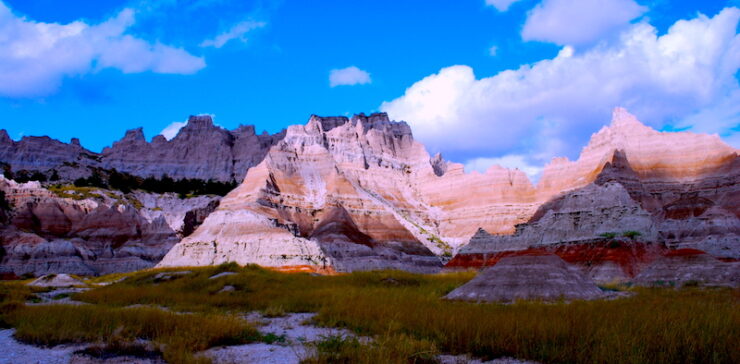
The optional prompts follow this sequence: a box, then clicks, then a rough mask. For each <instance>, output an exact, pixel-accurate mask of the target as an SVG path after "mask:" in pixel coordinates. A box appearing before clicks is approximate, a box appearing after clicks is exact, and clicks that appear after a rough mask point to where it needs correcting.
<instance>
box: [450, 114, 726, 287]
mask: <svg viewBox="0 0 740 364" xmlns="http://www.w3.org/2000/svg"><path fill="white" fill-rule="evenodd" d="M738 181H740V159H739V158H738V153H737V150H735V149H734V148H732V147H729V146H727V145H726V144H724V143H723V142H722V141H721V140H720V139H719V138H718V137H716V136H708V135H697V134H692V133H684V132H681V133H660V132H657V131H654V130H652V129H650V128H648V127H646V126H644V125H642V124H641V123H639V122H638V121H637V120H636V119H635V118H634V117H633V116H632V115H629V114H628V113H627V112H626V111H624V110H622V109H617V110H615V112H614V118H613V121H612V125H610V126H609V127H605V128H603V129H602V130H601V131H599V132H598V133H596V134H594V136H593V137H592V139H591V142H590V143H589V145H588V146H587V147H585V148H584V149H583V152H582V153H581V156H580V158H579V159H578V161H575V162H569V161H565V160H556V161H554V162H553V163H551V164H550V165H549V166H547V168H546V169H545V171H544V173H543V176H542V179H541V181H540V183H539V184H538V186H537V191H536V195H537V200H540V201H543V202H542V203H541V204H540V205H539V207H538V208H537V210H536V211H535V212H534V213H533V214H532V215H531V217H530V218H529V219H528V221H527V223H525V224H520V225H517V227H516V229H515V232H514V234H512V235H492V234H488V233H487V232H485V231H483V232H479V233H478V234H476V236H474V238H473V239H472V240H471V241H470V243H469V244H468V245H466V246H465V247H464V248H462V249H461V250H460V253H459V254H458V256H456V257H455V258H454V259H453V260H452V261H451V262H450V263H449V266H450V267H469V266H481V265H488V264H495V259H494V260H493V261H491V258H492V257H493V258H495V257H496V256H499V255H501V253H504V252H507V251H522V250H527V249H547V250H548V251H556V250H558V249H560V251H561V252H562V254H565V252H566V251H567V252H568V253H567V254H569V255H571V256H572V255H573V251H574V250H580V251H582V254H584V255H589V254H591V253H592V252H593V251H594V250H600V249H603V247H604V246H608V245H615V248H618V247H621V246H622V245H632V246H634V247H636V249H632V250H633V252H634V254H633V255H631V256H630V258H629V259H600V260H597V261H585V262H584V261H581V262H580V263H581V266H582V267H583V269H585V270H586V271H588V272H589V273H590V274H591V275H592V277H594V278H595V279H597V280H600V281H610V280H625V279H629V278H631V277H634V276H635V275H636V274H638V273H639V271H640V270H641V269H642V268H644V267H645V266H646V265H647V264H649V263H650V262H652V261H653V260H655V259H657V258H659V257H660V256H661V254H664V253H665V252H666V250H667V249H680V248H693V249H700V250H703V251H707V252H709V253H711V254H713V255H715V256H717V257H722V258H728V259H737V258H740V219H739V216H740V207H739V206H740V204H739V202H740V200H738V199H740V187H739V186H740V185H739V184H738ZM637 242H639V244H638V243H637ZM558 247H559V248H558ZM564 247H568V248H564ZM607 250H608V249H607ZM646 253H647V254H646ZM556 254H557V252H556ZM609 255H610V254H606V255H605V256H609ZM612 255H615V256H620V254H612ZM564 258H565V257H564ZM566 260H567V258H566ZM615 265H616V266H618V268H619V269H615Z"/></svg>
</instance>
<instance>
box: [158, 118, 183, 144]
mask: <svg viewBox="0 0 740 364" xmlns="http://www.w3.org/2000/svg"><path fill="white" fill-rule="evenodd" d="M185 125H188V122H187V121H175V122H173V123H172V124H170V125H167V127H165V128H164V129H162V131H161V132H159V134H162V135H163V136H164V137H165V139H167V140H172V138H174V137H175V135H177V133H178V132H179V131H180V129H182V128H183V127H184V126H185Z"/></svg>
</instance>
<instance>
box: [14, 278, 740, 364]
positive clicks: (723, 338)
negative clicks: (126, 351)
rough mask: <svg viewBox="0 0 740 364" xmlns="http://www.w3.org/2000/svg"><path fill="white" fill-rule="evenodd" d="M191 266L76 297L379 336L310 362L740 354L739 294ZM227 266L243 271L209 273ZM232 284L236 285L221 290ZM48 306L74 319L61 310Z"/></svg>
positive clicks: (110, 305)
mask: <svg viewBox="0 0 740 364" xmlns="http://www.w3.org/2000/svg"><path fill="white" fill-rule="evenodd" d="M189 270H191V271H192V273H191V274H188V275H183V276H177V278H175V279H173V280H170V281H158V280H156V279H155V275H156V274H157V273H159V272H162V270H158V271H150V272H140V273H136V274H132V275H130V276H129V277H128V278H127V279H126V280H124V281H122V282H120V283H115V284H112V285H110V286H106V287H101V288H97V289H94V290H90V291H88V292H84V293H81V294H77V295H76V296H75V299H78V300H83V301H86V302H89V303H93V304H96V307H97V308H90V309H91V310H92V309H105V310H110V311H105V312H106V313H105V314H106V315H108V313H109V312H110V313H115V312H119V311H122V310H121V309H120V308H116V307H122V306H128V305H131V304H153V305H161V306H166V307H169V308H171V309H173V310H180V311H188V312H196V313H197V314H195V315H175V314H169V315H174V318H173V317H172V316H167V317H168V318H167V320H170V319H172V320H178V319H177V318H178V317H188V318H191V317H192V318H196V317H228V315H230V314H234V313H241V312H246V311H252V310H262V311H264V312H277V313H279V314H282V312H283V311H284V312H306V311H310V312H318V313H319V314H318V316H316V318H315V321H316V323H317V324H320V325H325V326H334V327H345V328H348V329H350V330H353V331H355V332H357V333H359V334H362V335H369V336H372V337H373V339H374V340H373V342H371V343H359V342H355V341H352V339H339V338H334V339H332V338H327V340H324V341H323V342H320V343H318V344H317V355H316V357H314V358H311V359H307V361H306V362H307V363H330V362H340V363H342V362H345V363H350V362H351V363H355V362H358V363H370V362H384V363H401V362H404V363H407V362H415V363H423V362H427V361H429V360H433V358H434V355H436V354H438V353H450V354H472V355H474V356H476V357H480V358H483V359H492V358H497V357H501V356H512V357H516V358H520V359H528V360H537V361H541V362H544V363H738V362H740V350H738V345H737V344H738V343H739V342H740V309H739V308H740V305H739V304H738V303H739V302H740V291H738V290H730V289H701V288H684V289H681V290H674V289H640V290H637V291H636V292H637V294H636V295H635V296H632V297H629V298H623V299H618V300H613V301H577V302H573V303H570V304H564V303H556V304H544V303H536V302H519V303H516V304H512V305H500V304H472V303H462V302H449V301H445V300H442V299H441V297H442V296H444V295H445V294H446V293H448V292H449V291H451V290H452V289H454V288H455V287H457V286H459V285H461V284H463V283H464V282H466V281H467V280H469V279H471V278H472V277H473V275H474V274H473V273H467V272H465V273H454V274H440V275H416V274H410V273H403V272H371V273H354V274H348V275H342V276H330V277H314V276H310V275H308V274H284V273H277V272H272V271H268V270H264V269H261V268H258V267H254V266H247V267H243V268H240V267H237V266H235V265H224V266H220V267H211V268H192V269H189ZM227 270H229V271H233V272H236V273H238V274H235V275H230V276H225V277H221V278H217V279H209V277H211V276H212V275H214V274H216V273H219V272H222V271H227ZM225 285H231V286H234V287H236V290H235V291H233V292H225V293H218V292H219V291H220V290H221V289H222V288H223V287H224V286H225ZM26 310H28V308H26V309H24V310H20V311H19V312H18V314H17V315H15V316H14V317H16V318H17V321H13V322H11V323H12V324H13V325H14V326H16V327H18V328H19V332H22V331H21V330H20V327H21V326H22V325H23V322H26V321H33V322H34V325H33V326H34V327H48V328H50V329H49V331H48V332H47V333H48V334H49V335H51V336H46V335H47V333H44V334H43V335H39V338H43V337H52V338H53V337H54V336H53V335H52V334H51V333H50V332H51V331H54V330H56V329H52V328H54V327H55V326H54V324H53V323H54V322H55V319H54V318H52V317H49V318H47V319H44V320H40V319H35V318H31V317H30V316H34V314H35V313H34V312H33V311H26ZM158 312H159V311H158ZM47 314H48V315H51V316H64V312H61V311H53V312H52V311H48V313H47ZM276 315H277V314H276ZM114 316H115V314H114ZM152 319H153V320H158V318H152ZM136 322H138V321H136ZM141 324H142V325H143V323H141ZM224 324H226V323H224ZM138 325H139V324H136V325H133V326H134V327H139V326H138ZM199 325H200V324H197V325H193V327H198V326H199ZM204 325H205V323H204ZM219 325H220V324H219ZM113 326H115V325H113ZM106 327H107V326H106ZM165 327H167V326H166V325H165ZM77 330H79V332H87V333H89V332H97V333H98V334H94V335H92V336H90V337H88V336H84V337H85V339H90V338H91V337H96V338H99V337H100V334H99V332H100V329H99V328H97V327H89V326H85V327H79V328H77ZM106 330H110V329H109V328H106ZM174 331H175V332H179V333H178V334H176V335H175V334H172V335H175V336H178V337H179V336H182V335H183V333H182V332H180V331H179V330H174ZM200 331H201V330H198V332H199V333H200ZM236 331H238V330H236ZM236 331H233V332H231V331H230V334H228V335H226V337H229V336H231V337H233V335H236V334H235V332H236ZM105 332H110V331H105ZM205 332H206V333H207V332H209V331H208V329H206V330H205ZM137 335H140V334H137ZM213 335H215V333H214V334H213ZM104 336H105V335H104ZM149 336H151V335H149ZM214 337H215V336H214ZM237 337H238V335H237ZM166 338H168V336H167V335H163V336H157V339H155V340H158V341H160V342H180V341H178V340H185V339H175V338H172V339H166ZM47 340H48V339H47ZM168 340H170V341H168ZM204 340H205V341H203V342H200V341H199V342H187V341H182V344H181V346H183V347H188V348H189V350H191V351H189V352H188V351H186V350H180V351H178V352H185V353H186V354H187V353H192V352H194V351H196V350H200V348H204V347H207V346H208V345H211V344H213V343H214V342H218V340H217V339H204ZM214 340H215V341H214ZM178 345H179V344H178ZM191 346H192V348H191ZM174 347H178V346H177V345H175V346H174Z"/></svg>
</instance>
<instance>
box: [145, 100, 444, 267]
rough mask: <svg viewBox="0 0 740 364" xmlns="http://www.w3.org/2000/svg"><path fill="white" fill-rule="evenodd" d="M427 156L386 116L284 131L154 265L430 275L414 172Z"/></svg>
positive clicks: (433, 261)
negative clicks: (230, 265)
mask: <svg viewBox="0 0 740 364" xmlns="http://www.w3.org/2000/svg"><path fill="white" fill-rule="evenodd" d="M418 161H424V163H425V165H426V166H427V167H428V168H429V170H430V171H431V165H430V164H429V157H428V155H427V154H426V152H425V151H424V150H423V147H421V145H420V144H418V143H416V142H414V141H413V138H412V137H411V130H410V129H409V127H408V125H406V124H405V123H395V122H391V121H389V120H388V118H387V115H385V114H373V115H370V116H365V115H362V114H360V115H356V116H354V117H352V118H351V119H349V118H344V117H331V118H322V117H318V116H312V117H311V118H310V120H309V122H308V123H307V124H306V125H305V126H303V125H295V126H291V127H290V128H289V129H288V131H287V134H286V136H285V138H284V139H283V140H282V141H280V142H279V143H278V144H277V145H275V146H274V147H273V148H272V149H271V150H270V152H269V153H268V154H267V156H266V157H265V159H264V160H263V161H262V163H260V164H259V165H258V166H256V167H254V168H252V169H250V170H249V172H248V173H247V177H246V178H245V180H244V182H243V183H242V184H241V185H240V186H239V187H237V188H236V189H235V190H233V191H232V192H231V193H229V194H228V195H227V196H226V197H224V199H223V200H222V201H221V204H220V206H219V208H218V209H217V210H216V211H215V212H214V213H212V214H211V215H210V216H209V217H208V218H207V219H206V221H205V222H204V223H203V225H202V226H201V227H200V228H199V229H197V230H196V231H195V232H194V233H193V234H192V235H191V236H189V237H187V238H185V239H184V240H183V241H182V242H181V243H179V244H178V245H177V246H176V247H175V248H174V249H173V250H172V251H171V252H170V253H169V254H168V255H167V256H166V257H165V258H164V260H163V261H162V263H161V264H160V266H174V265H205V264H218V263H220V262H223V261H229V260H231V261H236V262H237V263H241V264H245V263H257V264H261V265H266V266H275V267H286V266H294V267H301V266H310V267H315V269H317V270H323V269H330V270H336V271H353V270H366V269H386V268H396V269H406V270H412V271H425V272H427V271H434V270H438V269H439V268H440V267H441V262H440V260H439V258H438V257H437V256H435V255H434V254H433V252H432V249H437V251H439V249H440V248H439V247H437V246H435V245H434V243H433V242H432V241H430V240H427V239H425V240H424V241H421V240H420V239H419V236H420V235H421V232H420V231H421V230H422V229H421V228H420V226H421V223H417V222H416V221H417V220H418V221H423V217H424V216H425V214H426V211H425V210H424V209H423V207H420V206H423V205H422V203H421V202H420V201H418V200H417V198H416V197H415V196H414V193H413V189H412V185H413V183H412V178H413V177H412V171H413V167H412V164H413V163H416V162H418Z"/></svg>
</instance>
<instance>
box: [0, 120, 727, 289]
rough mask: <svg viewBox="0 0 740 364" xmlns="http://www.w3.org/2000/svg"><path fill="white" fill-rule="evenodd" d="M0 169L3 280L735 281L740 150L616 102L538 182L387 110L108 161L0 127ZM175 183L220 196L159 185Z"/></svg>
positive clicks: (198, 131) (190, 130)
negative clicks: (434, 150) (523, 277)
mask: <svg viewBox="0 0 740 364" xmlns="http://www.w3.org/2000/svg"><path fill="white" fill-rule="evenodd" d="M0 162H2V164H3V168H4V169H5V177H0V191H2V192H3V195H4V196H3V197H4V200H3V201H0V202H2V211H0V224H1V225H0V242H1V243H2V248H3V249H2V251H0V256H1V258H2V261H1V263H0V272H4V274H5V275H17V276H21V275H24V274H34V275H41V274H47V273H73V274H82V275H98V274H104V273H111V272H123V271H132V270H138V269H145V268H150V267H154V266H158V267H175V266H205V265H217V264H220V263H224V262H236V263H238V264H242V265H243V264H258V265H261V266H266V267H273V268H276V269H280V270H287V271H309V272H319V273H334V272H351V271H359V270H375V269H400V270H406V271H411V272H420V273H434V272H439V271H441V270H443V269H447V270H452V269H469V268H475V269H478V268H482V267H487V266H493V265H495V264H496V263H497V262H498V261H500V260H502V259H505V263H506V264H505V265H504V266H502V268H501V269H504V267H509V269H511V267H512V266H514V267H515V266H516V264H517V263H516V262H517V261H520V262H523V263H520V264H528V263H526V262H527V261H528V259H529V258H528V259H519V260H517V259H512V258H516V257H518V256H527V257H530V256H543V255H544V256H552V255H555V256H557V257H551V258H547V259H544V258H543V259H544V260H542V259H540V260H537V259H535V260H537V262H538V263H537V264H544V263H542V262H550V261H553V262H554V263H553V264H555V265H558V266H559V264H561V263H560V260H562V261H564V262H565V263H564V264H566V265H567V269H566V268H562V267H561V268H562V269H564V270H568V271H569V272H570V271H573V270H574V269H575V270H576V271H577V273H578V274H583V275H586V276H588V277H590V278H591V279H593V280H594V281H596V282H614V281H635V282H656V281H676V282H684V283H686V282H688V281H696V280H698V281H701V282H704V283H707V284H722V285H728V284H729V285H733V286H737V285H738V282H740V277H739V276H740V270H739V269H740V267H739V266H738V264H740V263H738V258H740V185H739V184H738V182H739V181H740V160H739V159H738V149H735V148H733V147H731V146H729V145H727V144H726V143H724V142H723V141H722V140H721V139H720V138H719V137H718V136H716V135H701V134H694V133H689V132H658V131H655V130H653V129H651V128H649V127H647V126H645V125H643V124H642V123H641V122H640V121H638V120H637V119H636V118H635V117H634V116H633V115H631V114H629V113H628V112H627V111H626V110H624V109H621V108H617V109H615V110H614V112H613V116H612V120H611V123H610V125H608V126H605V127H603V128H602V129H601V130H600V131H598V132H597V133H595V134H594V135H593V136H592V137H591V140H590V142H589V143H588V145H586V146H585V147H584V148H583V150H582V152H581V154H580V156H579V158H578V159H577V160H575V161H570V160H568V159H567V158H556V159H554V160H552V162H551V163H550V164H548V165H547V166H546V167H545V168H544V171H543V172H542V175H541V177H540V179H539V181H538V182H537V184H536V185H535V184H533V183H532V182H531V181H530V180H529V179H528V177H527V176H526V175H525V174H524V173H523V172H521V171H519V170H516V169H506V168H503V167H499V166H492V167H491V168H490V169H488V171H486V172H485V173H477V172H471V173H465V172H464V170H463V166H462V165H461V164H458V163H452V162H449V161H445V160H444V159H443V158H442V157H441V156H440V155H434V156H431V155H429V153H428V152H427V150H426V149H425V147H424V146H423V145H422V144H421V143H419V142H417V141H416V140H414V138H413V135H412V131H411V128H410V127H409V126H408V125H407V124H406V123H404V122H395V121H391V120H389V118H388V115H386V114H384V113H376V114H372V115H369V116H366V115H364V114H360V115H355V116H353V117H351V118H346V117H320V116H315V115H314V116H311V117H310V119H309V120H308V122H307V123H306V124H305V125H292V126H290V127H289V128H287V130H284V131H282V132H280V133H277V134H274V135H270V134H267V133H263V134H256V133H255V129H254V127H252V126H242V127H239V128H237V129H236V130H231V131H229V130H225V129H222V128H220V127H218V126H215V125H214V124H213V122H212V120H211V119H210V117H208V116H194V117H191V118H190V119H189V121H188V124H187V125H186V126H185V127H183V128H182V129H181V130H180V131H179V133H178V134H177V135H176V136H175V137H174V138H173V139H171V140H166V139H165V138H164V137H163V136H161V135H160V136H156V137H155V138H154V139H152V140H151V142H148V141H147V140H146V139H145V137H144V135H143V132H142V130H141V129H135V130H130V131H128V132H127V133H126V135H125V136H124V138H123V139H121V140H120V141H118V142H115V143H114V144H113V145H112V146H111V147H109V148H105V149H104V150H103V151H102V152H101V153H94V152H92V151H89V150H86V149H84V148H83V147H82V146H81V145H80V143H79V141H78V140H75V139H73V140H72V142H71V143H69V144H67V143H63V142H60V141H57V140H53V139H50V138H48V137H24V138H23V139H21V140H20V141H13V140H11V139H10V138H9V137H8V135H7V133H5V131H0ZM184 179H185V180H184ZM178 180H179V181H187V183H190V184H191V185H198V184H199V185H206V186H211V187H213V188H216V187H218V188H219V191H223V192H224V193H220V194H222V195H223V194H225V195H224V196H223V197H221V196H219V194H218V193H216V194H213V193H208V192H209V191H208V190H207V189H205V190H201V192H200V193H182V192H181V193H177V191H175V189H170V190H168V189H167V188H166V187H161V186H162V185H163V184H164V185H167V186H171V185H173V184H174V185H177V181H178ZM121 181H124V182H121ZM127 183H128V184H127ZM129 185H132V186H133V187H132V188H129ZM120 186H123V187H120ZM147 186H149V187H147ZM230 188H233V189H231V190H230V192H228V193H225V192H226V191H229V189H230ZM553 259H556V260H553ZM529 260H531V259H529ZM533 264H534V263H533ZM548 264H549V263H548ZM563 267H565V266H563ZM574 274H575V273H574Z"/></svg>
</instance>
